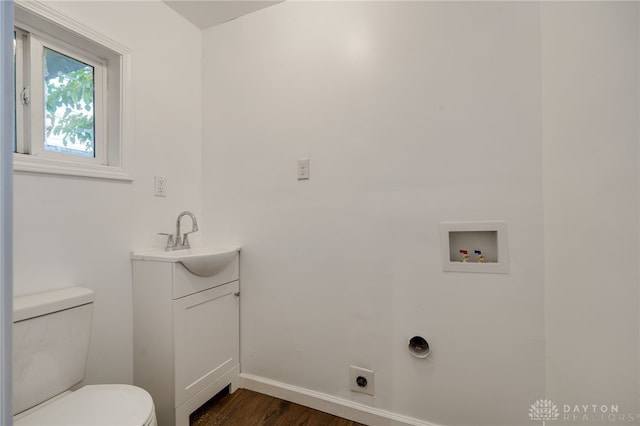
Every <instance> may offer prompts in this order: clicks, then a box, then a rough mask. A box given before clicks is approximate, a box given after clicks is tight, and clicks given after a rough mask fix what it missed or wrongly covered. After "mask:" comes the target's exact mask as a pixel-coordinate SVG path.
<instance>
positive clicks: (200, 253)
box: [131, 247, 240, 277]
mask: <svg viewBox="0 0 640 426" xmlns="http://www.w3.org/2000/svg"><path fill="white" fill-rule="evenodd" d="M238 251H240V249H239V248H237V247H234V248H213V247H197V248H191V249H187V250H175V251H164V249H151V250H140V251H135V252H133V253H132V254H131V258H132V259H134V260H155V261H157V262H174V263H180V264H182V266H184V267H185V268H187V269H188V270H189V271H190V272H191V273H192V274H195V275H198V276H200V277H211V276H213V275H216V274H218V273H219V272H220V271H222V270H223V269H224V268H225V267H226V266H227V265H228V264H229V263H231V262H232V261H233V260H234V259H235V257H236V256H237V254H238Z"/></svg>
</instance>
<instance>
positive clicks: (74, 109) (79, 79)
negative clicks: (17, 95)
mask: <svg viewBox="0 0 640 426" xmlns="http://www.w3.org/2000/svg"><path fill="white" fill-rule="evenodd" d="M44 92H45V95H44V96H45V99H44V104H45V142H44V149H45V150H47V151H56V152H64V153H68V154H75V155H81V156H85V157H95V139H94V123H95V120H94V114H95V105H94V103H95V101H94V69H93V67H92V66H90V65H87V64H85V63H83V62H80V61H77V60H75V59H73V58H70V57H69V56H66V55H63V54H61V53H58V52H56V51H53V50H51V49H47V48H45V49H44Z"/></svg>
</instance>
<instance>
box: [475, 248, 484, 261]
mask: <svg viewBox="0 0 640 426" xmlns="http://www.w3.org/2000/svg"><path fill="white" fill-rule="evenodd" d="M473 253H474V254H477V255H478V263H484V254H482V250H474V251H473Z"/></svg>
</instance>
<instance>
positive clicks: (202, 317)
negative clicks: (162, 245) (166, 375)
mask: <svg viewBox="0 0 640 426" xmlns="http://www.w3.org/2000/svg"><path fill="white" fill-rule="evenodd" d="M238 291H239V285H238V281H234V282H232V283H229V284H225V285H223V286H220V287H215V288H212V289H209V290H205V291H201V292H199V293H195V294H192V295H190V296H186V297H183V298H181V299H177V300H174V302H173V315H174V351H175V367H174V368H175V392H176V394H175V404H176V405H175V406H176V407H178V406H179V405H180V404H182V403H183V402H184V401H186V400H187V399H189V398H191V397H192V396H193V395H195V394H196V393H198V392H199V391H201V390H202V389H204V388H205V387H206V386H208V385H209V384H211V383H213V382H215V381H216V380H217V379H218V378H220V377H221V376H222V375H224V374H225V373H227V372H228V371H229V370H230V369H232V368H233V367H234V366H236V365H237V364H238V363H239V335H240V329H239V301H238V299H239V298H238V297H237V296H236V293H237V292H238ZM212 396H213V395H212Z"/></svg>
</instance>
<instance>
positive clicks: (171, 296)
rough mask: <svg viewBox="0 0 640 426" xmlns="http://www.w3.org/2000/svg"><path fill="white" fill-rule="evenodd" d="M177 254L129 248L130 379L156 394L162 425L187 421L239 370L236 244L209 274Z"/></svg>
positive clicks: (232, 383)
mask: <svg viewBox="0 0 640 426" xmlns="http://www.w3.org/2000/svg"><path fill="white" fill-rule="evenodd" d="M147 253H148V252H147ZM180 255H184V253H183V254H180ZM176 256H178V255H176ZM176 256H171V255H161V256H158V257H154V256H152V255H148V254H145V253H144V252H137V253H133V255H132V259H133V383H134V384H135V385H137V386H140V387H142V388H144V389H146V390H147V391H148V392H149V393H150V394H151V396H152V397H153V400H154V403H155V406H156V414H157V416H158V425H159V426H173V425H177V426H188V425H189V415H190V414H191V413H192V412H193V411H195V410H196V409H197V408H198V407H200V406H201V405H202V404H204V403H205V402H207V401H208V400H209V399H211V398H212V397H213V396H214V395H216V394H217V393H218V392H220V391H221V390H222V389H224V388H225V387H227V386H230V390H231V392H233V391H235V389H236V388H237V387H238V381H239V374H240V360H239V345H240V344H239V340H240V339H239V337H240V330H239V291H240V286H239V280H238V278H239V258H238V257H239V256H238V251H237V250H236V251H235V255H231V256H229V255H228V256H227V259H226V260H225V262H226V263H225V264H224V265H221V266H220V267H219V268H217V269H216V272H215V274H214V275H212V276H208V277H201V276H197V275H195V274H193V273H191V272H190V271H189V270H187V269H186V268H185V267H184V266H183V264H182V263H180V261H179V260H177V261H176V260H175V259H177V257H176Z"/></svg>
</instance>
